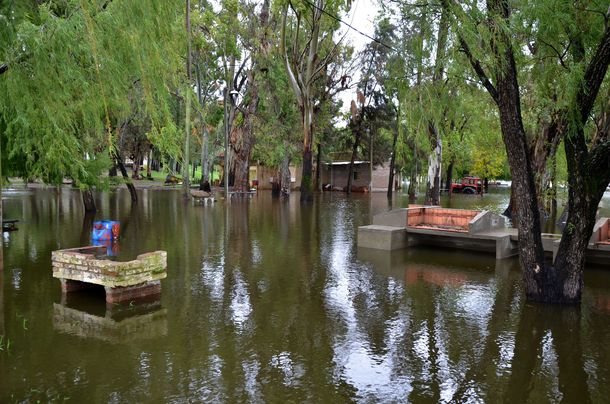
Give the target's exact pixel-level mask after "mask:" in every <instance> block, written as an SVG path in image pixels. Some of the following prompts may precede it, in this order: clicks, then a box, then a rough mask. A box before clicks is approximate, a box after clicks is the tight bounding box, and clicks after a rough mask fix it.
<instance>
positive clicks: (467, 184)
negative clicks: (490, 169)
mask: <svg viewBox="0 0 610 404" xmlns="http://www.w3.org/2000/svg"><path fill="white" fill-rule="evenodd" d="M451 192H458V193H462V194H482V193H483V181H481V179H480V178H478V177H464V178H462V179H461V180H460V182H454V183H452V184H451Z"/></svg>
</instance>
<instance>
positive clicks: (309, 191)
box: [300, 97, 313, 202]
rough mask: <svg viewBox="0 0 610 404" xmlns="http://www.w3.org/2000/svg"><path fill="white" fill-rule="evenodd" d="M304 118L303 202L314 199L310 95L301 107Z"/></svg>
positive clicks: (311, 106)
mask: <svg viewBox="0 0 610 404" xmlns="http://www.w3.org/2000/svg"><path fill="white" fill-rule="evenodd" d="M301 111H302V119H303V138H304V141H303V171H302V175H301V198H300V199H301V202H311V201H313V187H312V185H313V184H312V179H313V178H312V175H313V161H312V158H313V155H312V150H311V147H312V145H313V122H312V117H313V105H311V104H310V100H309V97H307V99H306V100H305V102H304V105H303V107H302V109H301Z"/></svg>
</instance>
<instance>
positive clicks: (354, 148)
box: [345, 122, 362, 195]
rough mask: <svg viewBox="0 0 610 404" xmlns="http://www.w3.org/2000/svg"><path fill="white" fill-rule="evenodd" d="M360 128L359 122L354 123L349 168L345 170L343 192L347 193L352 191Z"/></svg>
mask: <svg viewBox="0 0 610 404" xmlns="http://www.w3.org/2000/svg"><path fill="white" fill-rule="evenodd" d="M361 132H362V131H361V128H360V122H358V123H357V124H356V128H355V130H354V144H353V145H352V155H351V157H350V160H349V168H348V170H347V185H346V187H345V192H347V194H348V195H350V194H351V193H352V181H353V179H354V161H355V160H356V154H357V153H358V146H359V145H360V138H361V136H362V134H361Z"/></svg>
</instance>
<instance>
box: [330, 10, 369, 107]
mask: <svg viewBox="0 0 610 404" xmlns="http://www.w3.org/2000/svg"><path fill="white" fill-rule="evenodd" d="M378 11H379V4H378V2H377V1H376V0H354V2H353V4H352V8H351V9H350V11H349V13H347V15H344V16H342V17H341V19H342V20H343V21H345V22H347V23H349V24H350V25H352V26H353V27H355V28H357V29H359V30H360V31H362V32H364V33H365V34H367V35H369V36H371V37H374V36H375V35H374V34H375V24H374V21H375V17H376V16H377V13H378ZM341 26H342V28H341V29H340V34H337V36H336V37H337V38H341V37H342V36H343V35H345V33H346V32H347V36H346V38H345V40H346V41H347V42H348V43H350V44H351V45H352V46H354V50H355V51H356V53H358V52H359V51H361V50H362V49H364V47H365V45H366V44H367V43H369V42H371V40H370V39H369V38H367V37H365V36H363V35H361V34H359V33H358V32H356V31H354V30H353V29H351V28H349V27H347V26H346V25H344V24H341ZM358 76H359V74H358V73H357V74H356V77H354V81H356V80H358V79H359V77H358ZM355 98H356V89H353V90H348V91H344V92H343V93H341V94H340V99H341V100H342V101H343V107H342V111H344V112H347V111H348V110H349V105H350V102H351V100H352V99H355Z"/></svg>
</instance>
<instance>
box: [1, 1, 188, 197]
mask: <svg viewBox="0 0 610 404" xmlns="http://www.w3.org/2000/svg"><path fill="white" fill-rule="evenodd" d="M58 4H59V3H55V2H50V3H42V4H41V5H40V6H38V7H32V8H31V9H30V10H29V12H30V13H31V14H30V15H28V18H22V19H21V20H19V21H15V24H14V26H13V28H14V33H13V35H10V39H11V41H10V42H9V46H8V47H6V48H5V49H4V54H3V55H2V57H4V58H5V60H7V61H8V64H9V70H8V71H7V72H6V73H5V74H3V75H2V76H0V93H2V94H5V96H3V97H2V98H1V99H0V121H2V122H3V124H2V125H0V126H1V127H4V129H5V130H4V134H5V136H6V139H7V150H6V151H7V153H8V157H9V158H15V157H17V156H22V157H23V158H25V161H24V164H23V167H22V169H21V170H20V171H22V172H23V173H27V175H28V176H35V177H39V178H42V179H43V180H45V181H47V182H52V183H58V182H60V181H61V180H62V178H63V177H71V178H73V179H74V180H75V181H76V182H77V183H78V184H81V186H89V185H93V184H94V183H95V181H94V180H93V178H92V177H93V176H95V175H97V174H99V173H100V172H101V169H100V166H99V165H100V164H102V163H106V164H110V160H109V159H108V158H106V157H103V158H98V157H97V156H101V155H102V152H103V151H104V150H105V151H106V152H107V151H109V150H110V148H112V147H114V141H115V139H113V138H112V136H110V134H109V133H111V132H114V128H115V126H118V122H121V121H122V120H123V119H124V118H125V117H126V116H128V115H129V114H130V113H131V104H130V101H129V98H130V96H131V95H132V94H133V87H134V83H136V82H140V83H141V85H142V89H143V93H142V94H143V95H142V96H143V98H144V100H145V109H146V112H147V114H148V115H149V116H150V118H151V120H152V122H153V125H154V126H155V127H158V128H163V127H164V126H165V125H166V123H167V122H168V121H169V120H170V117H171V115H170V114H169V107H168V104H169V98H170V97H169V96H170V94H169V91H168V88H171V87H172V86H173V83H175V82H176V75H175V70H176V67H177V63H178V62H179V58H178V56H177V55H178V54H177V53H176V50H177V49H179V47H178V46H177V44H178V43H180V42H181V41H183V37H182V36H181V35H180V32H181V30H180V28H181V24H180V7H179V5H180V4H181V2H178V1H164V2H157V1H153V0H144V1H138V2H108V3H107V4H106V7H105V8H101V5H100V4H99V2H97V1H92V0H81V1H66V2H63V3H61V4H59V5H58ZM23 17H25V16H23ZM133 21H137V22H138V23H137V24H134V23H133ZM3 31H6V30H3ZM4 35H6V33H4ZM160 131H161V130H159V132H160ZM3 152H4V150H3ZM88 156H96V157H95V158H88ZM93 162H95V163H94V164H93Z"/></svg>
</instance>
